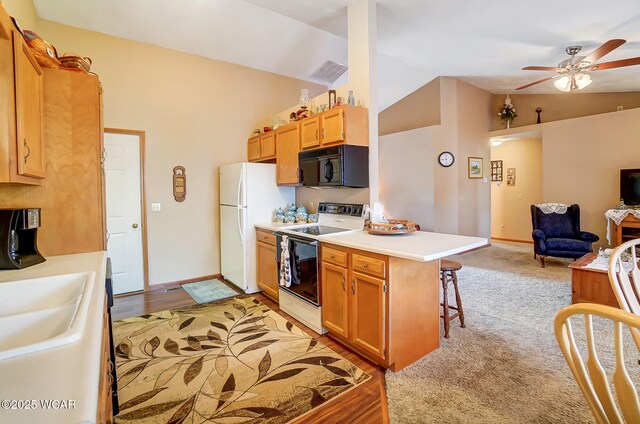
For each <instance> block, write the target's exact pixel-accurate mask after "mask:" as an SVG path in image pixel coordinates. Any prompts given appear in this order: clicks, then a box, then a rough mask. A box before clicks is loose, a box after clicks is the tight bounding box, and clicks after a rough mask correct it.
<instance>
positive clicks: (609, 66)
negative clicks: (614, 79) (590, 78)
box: [589, 57, 640, 71]
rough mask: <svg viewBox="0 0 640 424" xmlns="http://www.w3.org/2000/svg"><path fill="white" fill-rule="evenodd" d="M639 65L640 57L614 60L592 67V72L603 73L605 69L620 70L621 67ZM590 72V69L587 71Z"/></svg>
mask: <svg viewBox="0 0 640 424" xmlns="http://www.w3.org/2000/svg"><path fill="white" fill-rule="evenodd" d="M633 65H640V57H634V58H631V59H622V60H614V61H613V62H604V63H598V64H597V65H593V67H594V68H595V69H593V70H594V71H603V70H605V69H612V68H622V67H623V66H633ZM589 70H591V69H589Z"/></svg>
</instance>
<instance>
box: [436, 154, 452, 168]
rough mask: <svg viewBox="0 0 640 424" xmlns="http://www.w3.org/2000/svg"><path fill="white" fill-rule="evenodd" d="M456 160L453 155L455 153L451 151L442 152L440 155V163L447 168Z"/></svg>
mask: <svg viewBox="0 0 640 424" xmlns="http://www.w3.org/2000/svg"><path fill="white" fill-rule="evenodd" d="M455 160H456V159H455V158H454V157H453V153H451V152H442V153H440V156H438V163H439V164H440V165H442V166H444V167H445V168H448V167H450V166H451V165H453V162H454V161H455Z"/></svg>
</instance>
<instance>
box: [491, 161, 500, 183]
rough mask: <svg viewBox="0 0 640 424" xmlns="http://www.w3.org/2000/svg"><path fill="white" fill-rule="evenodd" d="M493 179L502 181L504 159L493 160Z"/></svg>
mask: <svg viewBox="0 0 640 424" xmlns="http://www.w3.org/2000/svg"><path fill="white" fill-rule="evenodd" d="M491 181H502V161H501V160H492V161H491Z"/></svg>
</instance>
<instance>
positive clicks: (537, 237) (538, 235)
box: [531, 230, 547, 242]
mask: <svg viewBox="0 0 640 424" xmlns="http://www.w3.org/2000/svg"><path fill="white" fill-rule="evenodd" d="M531 236H532V237H533V240H534V241H543V242H544V241H545V240H546V239H547V236H545V235H544V233H543V232H542V231H540V230H533V233H531Z"/></svg>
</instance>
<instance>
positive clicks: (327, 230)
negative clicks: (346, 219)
mask: <svg viewBox="0 0 640 424" xmlns="http://www.w3.org/2000/svg"><path fill="white" fill-rule="evenodd" d="M289 231H295V232H296V233H303V234H309V235H310V236H323V235H325V234H333V233H340V232H343V231H349V230H348V229H345V228H336V227H329V226H326V225H312V226H310V227H302V228H292V229H291V230H289Z"/></svg>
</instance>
